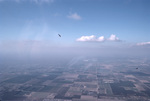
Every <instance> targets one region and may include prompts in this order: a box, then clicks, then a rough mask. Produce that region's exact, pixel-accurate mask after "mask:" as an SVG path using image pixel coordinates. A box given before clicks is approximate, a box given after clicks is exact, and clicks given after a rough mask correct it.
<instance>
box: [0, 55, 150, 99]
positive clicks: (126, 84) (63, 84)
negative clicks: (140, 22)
mask: <svg viewBox="0 0 150 101" xmlns="http://www.w3.org/2000/svg"><path fill="white" fill-rule="evenodd" d="M0 70H1V71H0V100H1V101H150V59H148V58H132V57H130V58H129V57H128V58H102V57H101V58H91V57H86V58H85V57H82V58H81V57H79V58H73V59H72V60H70V61H68V62H67V63H59V64H57V63H55V65H52V64H51V63H48V62H46V63H40V62H33V63H32V62H30V63H25V62H22V63H18V62H13V63H1V64H0Z"/></svg>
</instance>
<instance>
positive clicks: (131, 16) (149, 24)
mask: <svg viewBox="0 0 150 101" xmlns="http://www.w3.org/2000/svg"><path fill="white" fill-rule="evenodd" d="M149 5H150V0H0V47H1V49H0V50H2V48H3V49H4V50H5V51H6V50H9V49H10V50H11V49H12V50H13V49H14V47H15V49H18V48H19V49H25V48H31V47H33V46H34V47H35V46H36V47H40V48H41V47H49V48H51V47H54V46H61V47H66V46H67V47H74V46H80V47H88V48H90V47H103V46H105V45H108V46H110V47H116V46H118V47H120V46H128V47H130V46H133V45H135V46H137V47H138V46H145V47H150V6H149ZM58 34H60V35H61V36H62V37H59V36H58ZM31 44H32V46H30V45H31ZM32 49H33V48H32ZM35 50H37V48H36V49H35Z"/></svg>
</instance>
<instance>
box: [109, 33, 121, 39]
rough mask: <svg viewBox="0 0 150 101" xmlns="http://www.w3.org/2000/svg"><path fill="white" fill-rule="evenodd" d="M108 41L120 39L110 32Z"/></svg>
mask: <svg viewBox="0 0 150 101" xmlns="http://www.w3.org/2000/svg"><path fill="white" fill-rule="evenodd" d="M108 40H109V41H120V39H119V38H118V37H116V35H114V34H112V35H111V36H110V37H109V38H108Z"/></svg>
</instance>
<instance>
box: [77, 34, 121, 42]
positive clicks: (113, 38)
mask: <svg viewBox="0 0 150 101" xmlns="http://www.w3.org/2000/svg"><path fill="white" fill-rule="evenodd" d="M76 41H82V42H86V41H87V42H89V41H94V42H104V41H121V40H120V39H119V38H118V37H116V35H114V34H112V35H111V36H110V37H109V38H108V39H106V38H104V36H100V37H98V38H97V37H96V36H95V35H91V36H81V37H80V38H78V39H77V40H76Z"/></svg>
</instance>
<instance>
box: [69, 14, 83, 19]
mask: <svg viewBox="0 0 150 101" xmlns="http://www.w3.org/2000/svg"><path fill="white" fill-rule="evenodd" d="M68 18H70V19H74V20H81V17H80V16H79V15H78V14H77V13H73V14H70V15H69V16H68Z"/></svg>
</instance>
